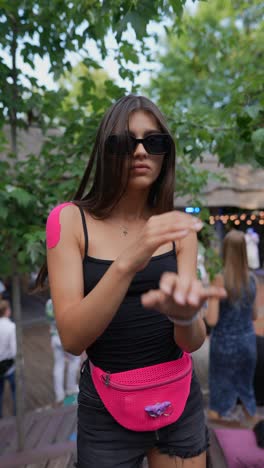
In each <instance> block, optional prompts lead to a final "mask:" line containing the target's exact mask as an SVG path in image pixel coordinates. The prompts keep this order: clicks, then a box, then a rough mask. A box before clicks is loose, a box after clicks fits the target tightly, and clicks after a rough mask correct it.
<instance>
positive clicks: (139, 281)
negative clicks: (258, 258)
mask: <svg viewBox="0 0 264 468" xmlns="http://www.w3.org/2000/svg"><path fill="white" fill-rule="evenodd" d="M174 175H175V145H174V141H173V139H172V137H171V135H170V133H169V130H168V128H167V125H166V122H165V119H164V117H163V115H162V114H161V112H160V111H159V109H158V108H157V107H156V106H155V105H154V104H153V103H152V102H151V101H150V100H148V99H147V98H145V97H142V96H134V95H129V96H124V97H123V98H121V99H120V100H119V101H117V102H116V103H115V104H113V106H112V107H111V108H110V109H109V110H108V111H107V113H106V114H105V116H104V118H103V120H102V123H101V125H100V127H99V130H98V134H97V136H96V140H95V146H94V148H93V150H92V154H91V159H90V161H89V164H88V166H87V169H86V171H85V173H84V176H83V179H82V181H81V184H80V187H79V189H78V191H77V193H76V195H75V197H74V200H73V202H71V203H64V204H62V205H59V206H57V207H55V208H54V209H53V210H52V212H51V213H50V215H49V217H48V221H47V259H48V274H49V284H50V289H51V295H52V300H53V304H54V307H55V315H56V321H57V326H58V330H59V333H60V337H61V340H62V343H63V345H64V348H65V349H66V350H67V351H69V352H71V353H73V354H76V355H78V354H81V353H82V352H83V350H85V349H86V352H87V355H88V358H89V359H88V360H87V361H86V362H85V363H84V365H83V367H82V371H81V379H80V393H79V400H78V401H79V407H78V437H77V449H78V450H77V457H78V460H77V466H78V468H85V467H89V468H94V467H98V466H100V468H116V467H117V466H122V467H124V468H132V467H139V466H141V465H142V461H143V458H144V456H145V455H147V456H148V461H149V467H150V468H155V467H159V468H163V467H166V468H170V467H173V468H175V466H176V465H177V463H181V465H180V466H181V467H184V468H189V467H192V468H204V467H205V458H206V457H205V451H206V448H207V446H208V440H207V432H206V427H205V422H204V415H203V404H202V397H201V392H200V388H199V384H198V382H197V379H196V376H195V374H194V373H193V372H192V367H191V359H190V357H189V353H190V352H192V351H193V350H195V349H197V348H199V346H201V344H202V343H203V341H204V339H205V325H204V322H203V320H202V317H201V316H200V309H201V306H202V305H203V303H204V302H205V301H206V300H207V299H208V297H216V298H221V297H223V296H224V295H225V291H224V290H223V288H218V287H214V286H209V287H208V288H207V289H204V287H203V285H202V284H201V282H199V281H198V280H197V278H196V259H197V236H196V233H197V232H198V231H199V230H200V229H201V228H202V223H201V221H200V220H199V219H197V218H196V217H192V216H190V215H187V214H185V213H180V212H177V211H173V196H174ZM86 187H89V189H88V193H85V190H86ZM44 278H45V269H43V270H42V272H41V274H40V277H39V282H41V280H44ZM143 402H144V403H143ZM177 466H178V465H177Z"/></svg>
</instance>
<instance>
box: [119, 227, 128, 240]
mask: <svg viewBox="0 0 264 468" xmlns="http://www.w3.org/2000/svg"><path fill="white" fill-rule="evenodd" d="M120 228H121V229H122V235H123V236H124V237H126V236H127V235H128V229H127V227H126V226H123V225H122V224H121V225H120Z"/></svg>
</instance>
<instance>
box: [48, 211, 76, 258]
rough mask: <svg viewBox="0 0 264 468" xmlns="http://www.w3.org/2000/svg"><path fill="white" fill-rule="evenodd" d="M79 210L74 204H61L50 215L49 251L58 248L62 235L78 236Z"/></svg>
mask: <svg viewBox="0 0 264 468" xmlns="http://www.w3.org/2000/svg"><path fill="white" fill-rule="evenodd" d="M79 223H80V212H79V208H78V207H77V206H76V205H75V204H74V203H72V202H66V203H61V204H59V205H57V206H55V207H54V208H53V209H52V210H51V211H50V213H49V215H48V218H47V223H46V239H47V247H48V249H52V248H54V247H56V245H57V244H58V243H59V241H60V238H61V235H62V233H63V235H64V236H65V235H67V236H70V235H76V236H78V237H79V232H80V224H79Z"/></svg>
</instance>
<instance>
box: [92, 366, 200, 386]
mask: <svg viewBox="0 0 264 468" xmlns="http://www.w3.org/2000/svg"><path fill="white" fill-rule="evenodd" d="M191 370H192V366H190V367H189V369H187V371H185V372H184V373H183V374H181V375H180V376H177V377H173V378H172V379H170V380H167V381H166V382H162V383H152V384H147V385H125V384H118V383H115V382H112V381H111V373H110V372H106V373H105V374H103V375H101V379H102V381H103V382H104V384H105V386H106V387H112V388H113V389H115V390H123V391H126V392H129V391H131V390H147V389H148V388H155V387H161V386H162V385H167V384H170V383H173V382H177V381H178V380H181V379H182V378H183V377H186V375H188V374H189V373H190V372H191Z"/></svg>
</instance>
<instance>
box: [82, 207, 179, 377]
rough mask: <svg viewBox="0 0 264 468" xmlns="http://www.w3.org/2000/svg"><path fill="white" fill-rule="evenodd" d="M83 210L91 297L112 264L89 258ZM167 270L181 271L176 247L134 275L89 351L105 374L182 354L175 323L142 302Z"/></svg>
mask: <svg viewBox="0 0 264 468" xmlns="http://www.w3.org/2000/svg"><path fill="white" fill-rule="evenodd" d="M80 211H81V216H82V223H83V229H84V238H85V256H84V259H83V275H84V294H85V295H87V294H89V292H91V291H92V289H93V288H94V287H95V286H96V285H97V283H98V282H99V281H100V279H101V278H102V276H103V275H104V274H105V273H106V271H107V269H108V268H109V267H110V265H111V264H112V261H111V260H101V259H97V258H94V257H90V256H89V255H88V232H87V226H86V221H85V216H84V213H83V210H82V209H81V208H80ZM165 271H172V272H176V271H177V259H176V250H175V244H173V249H172V250H171V251H170V252H166V253H164V254H161V255H156V256H154V257H152V258H151V260H150V262H149V263H148V265H147V266H146V267H145V268H144V270H142V271H139V272H138V273H136V275H135V276H134V278H133V280H132V281H131V283H130V285H129V288H128V291H127V293H126V296H125V297H124V300H123V302H122V303H121V304H120V307H119V309H118V310H117V312H116V315H115V316H114V318H113V319H112V321H111V322H110V324H109V325H108V327H107V328H106V330H105V331H104V332H103V333H102V335H101V336H100V337H99V338H98V339H97V340H96V341H95V342H94V343H93V344H92V345H91V346H89V348H87V350H86V352H87V354H88V357H89V359H91V361H92V362H93V364H94V365H95V366H98V367H100V368H101V369H103V370H104V371H109V372H122V371H126V370H131V369H136V368H140V367H146V366H152V365H155V364H160V363H162V362H167V361H172V360H174V359H178V358H179V357H180V356H181V355H182V351H181V349H180V348H179V347H178V346H177V345H176V343H175V341H174V336H173V324H172V323H171V322H170V321H169V320H168V318H167V317H166V316H165V315H163V314H161V313H160V312H158V311H156V310H153V309H145V308H144V307H143V306H142V305H141V301H140V296H141V294H143V293H145V292H147V291H149V289H157V288H158V287H159V280H160V277H161V275H162V273H164V272H165ZM106 300H107V298H106Z"/></svg>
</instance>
